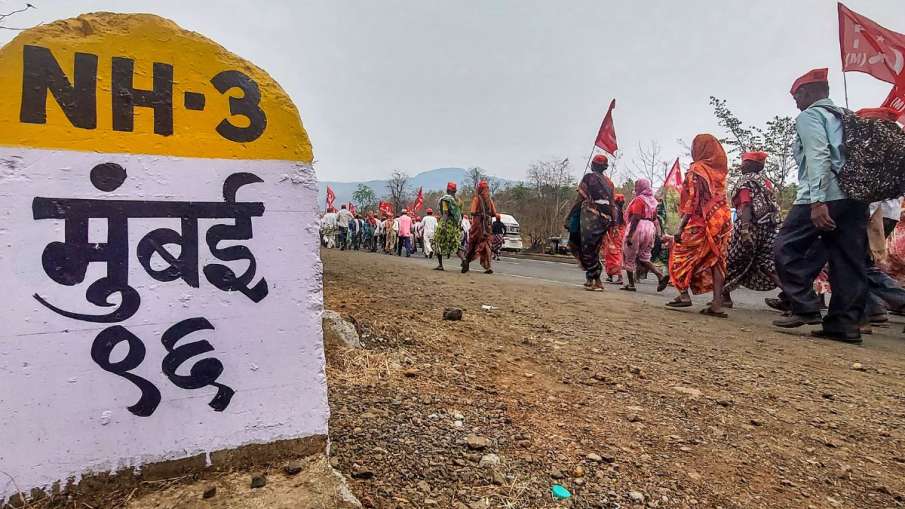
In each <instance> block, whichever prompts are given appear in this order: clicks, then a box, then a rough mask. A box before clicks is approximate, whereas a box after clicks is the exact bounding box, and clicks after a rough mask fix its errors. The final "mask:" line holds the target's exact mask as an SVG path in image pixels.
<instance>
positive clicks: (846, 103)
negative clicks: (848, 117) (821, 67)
mask: <svg viewBox="0 0 905 509" xmlns="http://www.w3.org/2000/svg"><path fill="white" fill-rule="evenodd" d="M842 88H844V89H845V109H850V108H849V107H848V80H847V79H845V71H842Z"/></svg>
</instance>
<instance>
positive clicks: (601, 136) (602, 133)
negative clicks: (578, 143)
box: [594, 99, 619, 154]
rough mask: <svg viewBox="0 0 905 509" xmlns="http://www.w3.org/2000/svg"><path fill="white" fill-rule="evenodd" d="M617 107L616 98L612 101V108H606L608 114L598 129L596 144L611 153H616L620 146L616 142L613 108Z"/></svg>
mask: <svg viewBox="0 0 905 509" xmlns="http://www.w3.org/2000/svg"><path fill="white" fill-rule="evenodd" d="M615 107H616V99H613V100H612V101H611V102H610V109H608V110H606V116H605V117H603V122H602V123H601V124H600V130H599V131H597V139H596V140H594V145H595V146H597V147H599V148H601V149H603V150H606V151H607V152H609V153H610V154H615V153H616V150H617V149H618V148H619V146H618V145H617V144H616V127H615V126H614V125H613V108H615Z"/></svg>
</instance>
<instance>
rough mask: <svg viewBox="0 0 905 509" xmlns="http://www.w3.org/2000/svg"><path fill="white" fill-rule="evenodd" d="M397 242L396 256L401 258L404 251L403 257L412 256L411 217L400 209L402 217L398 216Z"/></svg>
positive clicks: (404, 210)
mask: <svg viewBox="0 0 905 509" xmlns="http://www.w3.org/2000/svg"><path fill="white" fill-rule="evenodd" d="M398 221H399V241H398V243H397V244H396V256H402V252H403V251H405V257H406V258H408V257H410V256H412V217H411V216H410V215H409V213H408V210H406V209H402V215H401V216H399V219H398Z"/></svg>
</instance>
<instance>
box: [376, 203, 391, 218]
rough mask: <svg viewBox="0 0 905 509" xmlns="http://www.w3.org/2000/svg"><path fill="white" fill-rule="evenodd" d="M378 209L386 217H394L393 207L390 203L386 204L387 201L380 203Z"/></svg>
mask: <svg viewBox="0 0 905 509" xmlns="http://www.w3.org/2000/svg"><path fill="white" fill-rule="evenodd" d="M377 208H378V209H379V210H380V211H381V212H383V213H384V214H386V215H388V216H392V215H393V206H392V205H390V204H389V203H387V202H385V201H382V202H380V203H379V204H378V205H377Z"/></svg>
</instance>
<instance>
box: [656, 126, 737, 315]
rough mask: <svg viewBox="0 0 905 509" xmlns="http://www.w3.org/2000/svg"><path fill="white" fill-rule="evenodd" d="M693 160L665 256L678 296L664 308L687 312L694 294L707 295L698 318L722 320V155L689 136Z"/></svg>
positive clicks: (707, 139)
mask: <svg viewBox="0 0 905 509" xmlns="http://www.w3.org/2000/svg"><path fill="white" fill-rule="evenodd" d="M691 157H692V159H694V161H693V162H692V163H691V168H689V169H688V173H687V174H686V175H685V182H684V183H683V184H682V190H681V193H680V199H679V212H681V214H682V224H681V225H680V226H679V231H678V233H676V235H675V236H674V241H675V245H674V247H673V249H672V251H671V253H670V257H669V276H670V278H671V279H672V284H673V286H675V287H676V289H677V290H679V296H678V297H676V299H675V300H673V301H671V302H669V303H667V304H666V305H667V306H670V307H689V306H691V297H690V296H689V293H688V292H689V290H691V292H692V293H694V294H696V295H697V294H701V293H706V292H713V300H712V301H711V303H710V305H709V306H708V307H706V308H704V309H703V310H702V311H701V313H702V314H705V315H710V316H717V317H720V318H726V313H724V312H723V283H724V282H725V278H726V261H727V249H728V247H729V240H730V238H731V236H732V213H731V212H730V210H729V204H728V202H727V199H726V175H727V174H728V173H729V168H728V162H727V160H726V152H725V151H724V150H723V146H722V145H720V142H719V141H717V139H716V138H715V137H714V136H712V135H710V134H699V135H697V136H695V138H694V142H693V143H692V145H691Z"/></svg>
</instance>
